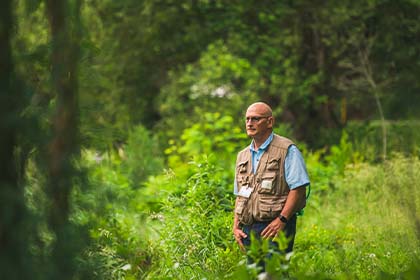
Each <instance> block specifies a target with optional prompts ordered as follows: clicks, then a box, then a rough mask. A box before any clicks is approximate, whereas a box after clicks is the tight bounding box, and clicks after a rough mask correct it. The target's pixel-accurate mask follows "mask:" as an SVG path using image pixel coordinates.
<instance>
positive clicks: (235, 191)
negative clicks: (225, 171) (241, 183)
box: [233, 178, 238, 195]
mask: <svg viewBox="0 0 420 280" xmlns="http://www.w3.org/2000/svg"><path fill="white" fill-rule="evenodd" d="M233 194H234V195H238V183H236V178H235V181H233Z"/></svg>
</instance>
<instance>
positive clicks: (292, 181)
mask: <svg viewBox="0 0 420 280" xmlns="http://www.w3.org/2000/svg"><path fill="white" fill-rule="evenodd" d="M273 137H274V134H273V133H271V135H270V136H269V137H268V138H267V140H265V142H264V143H263V144H262V145H261V146H260V147H259V148H258V150H255V149H254V142H252V143H251V145H250V146H249V149H250V151H251V159H252V172H253V173H254V174H255V173H256V171H257V167H258V164H259V162H260V159H261V157H262V155H263V154H264V152H265V151H266V150H267V148H268V145H270V143H271V141H273ZM284 174H285V179H286V182H287V185H288V186H289V188H290V189H291V190H293V189H295V188H297V187H301V186H307V185H309V184H310V181H309V176H308V172H307V170H306V165H305V161H304V159H303V156H302V154H301V152H300V151H299V149H298V148H297V147H296V145H290V146H289V148H288V150H287V154H286V159H285V162H284ZM233 193H234V194H235V195H237V194H238V186H237V184H236V178H235V182H234V190H233Z"/></svg>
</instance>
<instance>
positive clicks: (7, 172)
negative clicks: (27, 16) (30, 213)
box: [0, 0, 29, 279]
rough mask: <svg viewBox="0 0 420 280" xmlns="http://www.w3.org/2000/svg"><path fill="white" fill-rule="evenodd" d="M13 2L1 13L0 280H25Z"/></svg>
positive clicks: (6, 1)
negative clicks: (12, 44) (17, 157)
mask: <svg viewBox="0 0 420 280" xmlns="http://www.w3.org/2000/svg"><path fill="white" fill-rule="evenodd" d="M12 27H13V16H12V1H11V0H5V1H3V2H2V7H1V9H0V278H1V279H24V278H26V277H25V273H26V271H28V270H29V267H26V268H27V270H25V268H24V258H25V255H26V253H25V252H26V251H25V234H24V231H23V228H24V227H23V223H24V214H25V208H24V200H23V189H22V188H21V186H20V185H19V182H18V165H17V161H16V157H15V156H14V152H15V150H16V148H17V133H18V125H19V123H18V120H19V101H20V98H19V95H18V93H19V91H18V90H17V88H16V87H15V85H16V83H15V82H14V80H15V75H14V67H13V60H12V49H11V37H12V36H11V30H12Z"/></svg>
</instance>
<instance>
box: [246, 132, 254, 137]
mask: <svg viewBox="0 0 420 280" xmlns="http://www.w3.org/2000/svg"><path fill="white" fill-rule="evenodd" d="M246 134H247V135H248V136H249V137H254V136H255V131H247V132H246Z"/></svg>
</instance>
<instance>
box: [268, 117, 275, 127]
mask: <svg viewBox="0 0 420 280" xmlns="http://www.w3.org/2000/svg"><path fill="white" fill-rule="evenodd" d="M273 126H274V117H273V116H271V117H269V118H268V127H269V128H273Z"/></svg>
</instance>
